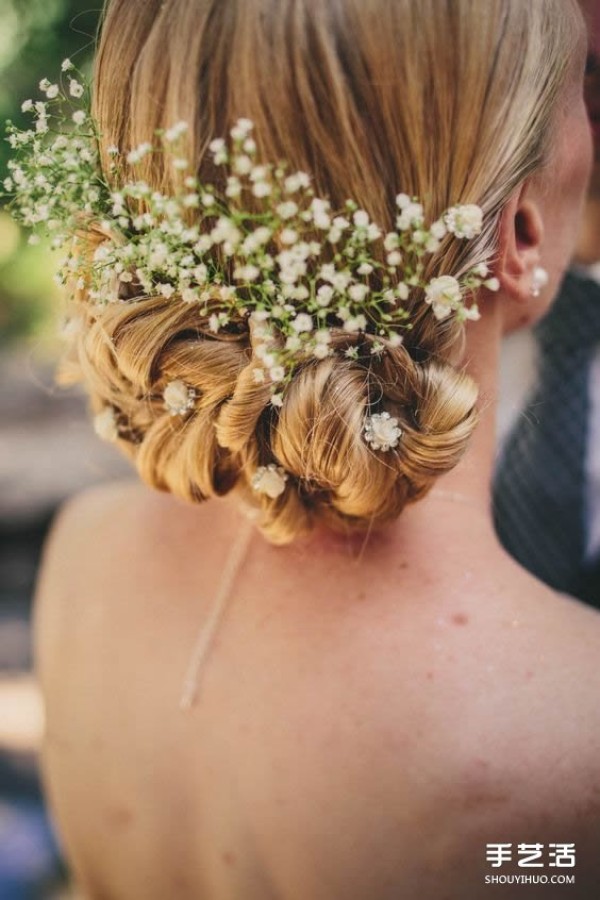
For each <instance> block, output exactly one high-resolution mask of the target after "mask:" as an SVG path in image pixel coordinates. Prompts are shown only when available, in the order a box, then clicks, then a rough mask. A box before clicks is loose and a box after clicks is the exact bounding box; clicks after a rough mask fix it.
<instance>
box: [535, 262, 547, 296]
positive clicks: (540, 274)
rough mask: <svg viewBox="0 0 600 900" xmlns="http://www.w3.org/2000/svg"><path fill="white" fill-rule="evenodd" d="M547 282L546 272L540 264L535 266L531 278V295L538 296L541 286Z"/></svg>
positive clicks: (543, 286)
mask: <svg viewBox="0 0 600 900" xmlns="http://www.w3.org/2000/svg"><path fill="white" fill-rule="evenodd" d="M547 284H548V273H547V272H546V270H545V269H542V267H541V266H536V267H535V269H534V270H533V277H532V279H531V296H532V297H539V296H540V294H541V293H542V290H543V288H545V287H546V285H547Z"/></svg>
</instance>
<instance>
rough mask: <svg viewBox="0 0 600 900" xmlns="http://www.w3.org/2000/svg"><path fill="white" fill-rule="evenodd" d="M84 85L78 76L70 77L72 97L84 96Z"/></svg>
mask: <svg viewBox="0 0 600 900" xmlns="http://www.w3.org/2000/svg"><path fill="white" fill-rule="evenodd" d="M83 92H84V87H83V85H82V84H81V82H79V81H77V79H76V78H71V79H69V94H70V95H71V97H82V96H83Z"/></svg>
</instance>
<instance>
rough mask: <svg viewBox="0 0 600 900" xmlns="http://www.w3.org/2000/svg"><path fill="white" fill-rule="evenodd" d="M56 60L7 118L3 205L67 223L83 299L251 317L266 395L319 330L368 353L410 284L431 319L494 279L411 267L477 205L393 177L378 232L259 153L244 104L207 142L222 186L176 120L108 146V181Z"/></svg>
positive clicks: (75, 82)
mask: <svg viewBox="0 0 600 900" xmlns="http://www.w3.org/2000/svg"><path fill="white" fill-rule="evenodd" d="M62 72H63V74H62V76H61V79H60V81H61V84H51V83H50V82H49V81H48V80H47V79H45V80H44V81H42V82H41V84H40V89H41V90H42V92H43V93H44V94H45V96H46V100H45V101H39V102H34V101H31V100H30V101H26V103H25V104H24V105H23V109H24V110H25V111H30V112H31V113H32V114H33V115H34V119H35V123H34V127H33V128H31V129H29V130H26V131H20V130H18V129H17V128H16V127H14V126H12V125H10V124H9V141H10V143H11V145H12V147H13V149H14V150H15V157H16V158H15V159H14V160H11V162H10V163H9V166H10V176H9V177H8V178H7V179H6V180H5V182H4V188H5V192H6V194H8V195H10V196H11V204H12V209H13V212H14V214H15V215H16V217H17V218H18V219H20V221H21V222H22V223H23V224H24V225H25V226H27V227H30V228H31V229H33V235H32V239H33V240H37V239H38V234H39V233H40V232H44V233H49V234H50V236H51V242H52V245H53V246H54V247H59V246H61V245H63V244H65V243H66V242H69V241H70V242H72V241H73V239H74V238H75V244H76V246H75V248H74V249H73V250H72V251H71V253H70V254H69V256H68V258H67V261H66V264H65V266H64V268H63V269H62V271H61V273H60V279H61V280H62V281H63V282H64V283H67V282H68V283H69V284H73V283H74V284H75V285H77V287H79V288H81V289H83V288H85V289H86V290H87V291H88V293H89V297H90V299H91V301H92V302H93V303H110V302H132V301H134V300H143V299H144V298H145V297H148V296H156V295H159V296H162V297H164V298H165V299H166V300H171V299H173V302H182V303H188V304H195V305H197V306H198V309H199V312H200V314H201V315H202V316H205V317H206V329H207V331H209V332H214V333H215V334H217V333H219V332H221V331H228V330H232V329H235V330H236V331H239V330H240V328H247V329H250V330H251V331H252V338H253V345H254V347H255V352H256V357H257V363H256V365H255V368H254V372H253V376H254V378H255V380H256V382H257V383H261V382H264V383H268V384H269V385H270V386H271V402H272V403H273V404H274V405H275V406H278V405H281V403H282V399H283V393H282V392H283V390H284V388H285V384H286V383H287V382H288V381H289V379H290V377H291V376H292V373H293V370H294V368H295V366H297V365H298V363H299V362H301V361H302V360H306V359H310V358H316V359H318V360H320V359H324V358H325V357H327V356H329V355H330V354H331V353H332V352H334V351H333V350H332V343H333V336H334V333H341V334H342V335H344V334H345V335H347V337H348V340H347V342H346V349H345V351H344V352H345V353H346V355H347V356H349V357H350V358H357V356H358V354H359V351H358V349H357V345H358V343H359V338H360V336H361V335H365V334H366V335H368V336H369V337H368V339H367V340H365V341H363V342H362V344H363V346H367V347H369V348H370V349H369V350H367V351H363V352H370V353H371V354H373V355H377V354H380V353H383V352H385V350H386V348H387V347H394V346H398V345H399V344H401V343H402V340H403V333H404V331H405V330H406V329H408V328H410V327H411V322H410V318H411V314H410V310H409V308H408V307H407V306H406V305H405V304H406V301H407V300H408V299H409V295H410V294H411V292H415V291H417V292H420V295H421V296H422V297H424V302H426V303H428V304H429V305H430V307H431V310H432V314H433V315H434V316H435V317H436V318H437V319H440V320H441V319H444V318H446V317H447V316H449V315H450V314H453V315H454V316H455V317H456V318H457V319H458V320H459V321H465V320H467V319H475V318H477V317H478V315H479V314H478V310H477V306H476V305H475V303H474V298H473V295H474V292H475V291H476V290H477V289H478V288H480V287H481V285H482V284H483V285H485V286H486V287H487V288H488V289H489V290H496V289H497V288H498V283H497V279H494V278H489V277H488V275H489V272H488V269H487V266H486V265H485V264H484V263H482V264H480V265H479V266H477V267H475V268H474V269H471V270H470V271H469V272H467V273H466V274H465V275H464V276H463V277H462V278H461V279H457V278H455V277H453V276H451V275H445V274H441V275H439V276H437V277H436V278H433V279H428V280H427V279H425V276H424V272H425V270H426V264H428V262H429V259H428V258H429V257H431V256H432V254H435V253H436V252H437V251H438V250H439V248H440V245H441V243H442V241H444V240H449V239H456V240H469V239H471V238H473V237H475V236H476V235H477V234H478V233H479V232H480V231H481V228H482V212H481V209H480V208H479V207H478V206H474V205H464V206H454V207H452V208H451V209H449V210H446V211H445V212H444V213H443V214H442V215H441V216H440V217H439V218H438V219H437V220H436V221H435V222H433V223H432V224H430V225H427V224H426V222H425V213H424V209H423V206H422V205H421V203H419V202H418V200H417V199H416V198H414V197H409V196H408V195H407V194H403V193H401V194H398V196H397V197H396V206H397V218H396V222H395V226H396V227H395V230H394V231H391V232H389V233H384V232H383V231H382V229H381V228H380V227H379V226H378V225H377V224H376V223H375V222H372V221H371V219H370V217H369V215H368V213H367V212H366V211H365V210H363V209H360V208H359V207H358V205H357V204H356V203H355V202H354V201H352V200H348V201H347V202H346V204H345V207H344V208H343V209H342V210H341V211H340V210H337V211H336V210H334V209H332V208H331V205H330V202H329V201H328V200H326V199H323V198H321V197H317V196H316V195H315V193H314V190H313V188H312V187H311V178H310V176H309V175H308V174H307V173H305V172H290V171H289V170H288V167H287V166H286V164H285V163H279V164H277V165H272V164H266V165H265V164H261V163H259V162H258V161H257V158H256V157H257V144H256V141H255V140H254V137H253V124H252V122H251V121H250V120H248V119H240V120H239V121H238V122H237V123H236V125H235V126H234V127H233V128H232V130H231V132H230V137H229V140H225V139H223V138H218V139H215V140H213V141H212V143H211V144H210V151H211V153H212V155H213V159H214V163H215V164H216V165H217V166H219V167H223V170H224V171H223V176H222V189H221V190H217V188H216V187H215V186H213V185H207V184H202V183H200V181H199V179H198V178H197V176H196V174H195V172H194V170H193V167H191V166H190V163H189V162H188V160H187V158H186V156H185V141H186V132H187V128H188V126H187V124H186V123H185V122H179V123H176V124H175V125H174V126H173V127H172V128H169V129H167V130H161V131H158V132H156V134H155V135H154V137H153V139H152V141H146V142H144V143H142V144H140V145H139V146H138V147H134V148H126V149H124V148H118V147H109V148H108V151H107V154H108V160H109V162H108V165H109V167H110V172H109V175H110V182H111V184H118V185H120V187H119V188H118V189H114V188H113V187H111V186H110V185H109V183H108V182H107V180H105V177H104V175H103V173H102V169H101V166H100V163H99V150H98V134H97V133H96V130H95V125H94V122H93V119H92V117H91V116H90V115H89V113H88V112H87V110H85V109H75V111H73V102H74V100H78V99H79V98H80V97H81V96H83V95H84V94H86V93H87V86H86V84H85V82H84V80H83V79H82V78H81V76H80V74H79V73H77V71H76V70H75V69H74V67H73V64H72V63H71V62H70V60H65V62H64V63H63V65H62ZM65 79H66V80H67V82H68V83H67V84H66V85H65V84H62V81H63V80H65ZM53 119H55V120H56V121H55V122H53V121H52V120H53ZM51 124H52V125H53V126H55V127H53V128H51V127H50V126H51ZM65 125H68V128H66V127H65ZM159 152H160V153H163V154H164V155H165V160H166V162H168V164H169V165H170V166H172V169H173V175H174V178H173V183H175V184H178V185H179V187H178V188H177V190H176V191H175V192H174V193H173V194H171V195H167V194H165V193H162V192H160V191H157V190H153V189H152V188H151V187H150V186H149V185H148V184H147V183H146V182H145V181H144V180H143V179H141V178H139V177H137V176H136V169H138V167H139V165H140V163H142V162H143V161H144V160H145V158H146V157H147V156H148V155H150V154H154V153H159ZM90 226H93V227H95V228H96V229H97V230H98V231H99V232H100V233H101V234H102V235H104V237H105V240H104V241H103V242H102V243H101V244H100V245H99V247H98V248H97V250H96V251H95V254H94V258H93V260H91V261H90V260H89V258H88V257H86V255H85V254H82V253H80V252H79V253H78V251H77V233H78V232H80V231H81V230H82V229H84V228H89V227H90ZM177 390H179V388H177ZM182 391H183V388H182ZM171 394H172V395H173V396H172V400H173V404H172V406H169V408H170V409H172V410H173V411H174V414H180V411H181V412H185V411H186V410H187V409H189V408H191V406H190V405H189V404H192V403H193V398H192V397H190V395H189V394H186V395H185V396H184V393H183V392H182V393H181V397H179V395H178V396H177V397H175V388H172V390H171ZM165 402H166V403H167V405H169V401H168V400H167V399H166V398H165ZM184 407H185V409H184ZM373 433H375V432H373ZM388 443H389V442H388ZM390 445H391V444H390Z"/></svg>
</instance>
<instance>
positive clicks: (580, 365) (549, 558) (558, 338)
mask: <svg viewBox="0 0 600 900" xmlns="http://www.w3.org/2000/svg"><path fill="white" fill-rule="evenodd" d="M534 332H535V336H536V339H537V342H538V349H539V361H538V379H537V384H536V387H535V389H534V391H533V393H532V394H531V396H530V399H529V401H528V403H527V405H526V408H525V410H524V411H523V413H522V415H521V416H520V418H519V420H518V422H517V424H516V426H515V427H514V429H513V431H512V433H511V434H510V435H509V438H508V440H507V442H506V444H505V447H504V450H503V452H502V455H501V457H500V460H499V464H498V468H497V471H496V476H495V479H494V485H493V492H494V516H495V523H496V529H497V532H498V536H499V537H500V540H501V541H502V543H503V545H504V546H505V548H506V549H507V550H508V551H509V553H511V555H512V556H513V557H514V558H515V559H516V560H518V562H520V563H521V564H522V565H523V566H524V567H525V568H526V569H528V570H529V571H530V572H532V573H533V574H534V575H537V577H538V578H540V579H541V580H542V581H545V582H546V583H547V584H548V585H550V586H551V587H554V588H555V589H556V590H559V591H563V592H565V593H569V594H572V595H573V596H579V597H581V599H585V600H588V601H590V602H594V601H595V602H596V603H598V605H599V606H600V597H595V598H594V597H590V596H589V595H588V589H587V588H586V587H585V586H584V585H585V577H584V568H585V566H584V555H585V524H586V492H585V456H586V448H587V441H588V433H589V411H590V399H589V370H590V363H591V360H592V356H593V353H594V350H595V348H596V346H597V345H598V343H599V342H600V286H599V285H598V284H597V283H596V282H594V281H591V280H589V279H586V278H581V277H579V276H576V275H573V274H569V275H567V277H566V278H565V281H564V283H563V286H562V289H561V292H560V294H559V297H558V299H557V300H556V302H555V304H554V305H553V307H552V309H551V310H550V312H549V313H548V314H547V315H546V316H545V318H544V319H543V320H542V321H541V322H540V323H539V324H538V325H537V326H536V328H535V330H534ZM586 595H587V596H586Z"/></svg>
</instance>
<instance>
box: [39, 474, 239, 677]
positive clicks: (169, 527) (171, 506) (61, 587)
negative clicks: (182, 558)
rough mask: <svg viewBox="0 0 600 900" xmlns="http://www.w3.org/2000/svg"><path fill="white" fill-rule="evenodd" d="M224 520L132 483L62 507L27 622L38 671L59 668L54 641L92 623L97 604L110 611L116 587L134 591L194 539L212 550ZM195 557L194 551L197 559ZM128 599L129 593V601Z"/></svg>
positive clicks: (104, 488) (208, 510) (87, 494)
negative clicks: (84, 623)
mask: <svg viewBox="0 0 600 900" xmlns="http://www.w3.org/2000/svg"><path fill="white" fill-rule="evenodd" d="M217 505H218V504H217ZM222 518H223V515H222V511H220V510H219V509H214V508H213V504H212V503H208V504H206V505H198V506H193V505H192V504H186V503H183V502H181V501H179V500H177V499H175V498H174V497H172V496H171V495H169V494H161V493H159V492H157V491H152V490H150V489H148V488H146V487H144V486H143V485H141V484H139V483H138V482H136V481H131V482H129V481H123V482H114V483H110V484H106V485H101V486H98V487H94V488H91V489H88V490H86V491H83V492H81V493H80V494H77V495H75V496H74V497H73V498H71V499H70V500H68V501H67V502H66V503H65V504H64V506H63V507H62V508H61V510H60V511H59V513H58V515H57V516H56V519H55V521H54V523H53V526H52V528H51V531H50V534H49V536H48V539H47V541H46V545H45V548H44V552H43V557H42V564H41V567H40V572H39V576H38V584H37V590H36V598H35V604H34V620H33V626H34V650H35V653H34V655H35V660H36V666H37V667H38V669H44V667H45V663H46V661H47V660H54V661H55V662H56V663H58V662H59V656H58V654H55V653H54V652H53V651H54V649H55V647H56V642H57V641H58V640H59V639H60V637H61V636H62V637H63V638H66V635H67V633H68V632H69V630H70V631H71V633H72V631H73V629H76V628H77V627H78V623H79V624H81V622H82V619H83V617H88V618H89V617H90V616H93V615H94V609H95V607H97V605H98V604H102V605H103V606H104V607H105V606H106V605H107V604H110V602H111V600H112V599H113V598H114V597H115V595H116V594H117V593H119V591H116V590H115V586H117V585H123V586H125V585H127V583H128V581H129V582H130V585H131V584H133V585H135V584H136V583H139V581H140V579H141V578H142V577H144V576H145V574H151V572H152V568H153V566H158V565H160V564H164V565H166V566H169V565H173V564H175V563H176V560H175V559H174V558H173V557H174V555H176V554H175V548H178V547H181V546H182V544H184V543H185V542H186V541H189V540H192V539H193V540H195V541H196V544H198V540H197V537H198V535H202V536H203V539H202V542H201V544H204V543H207V544H210V539H211V536H212V535H214V534H215V533H217V534H219V531H220V530H219V522H220V521H221V520H222ZM207 550H208V553H209V551H210V547H208V548H207ZM201 551H202V546H199V547H198V546H196V549H195V552H196V554H199V553H201ZM134 596H135V590H130V591H129V597H130V598H131V600H132V599H133V597H134ZM84 597H85V602H81V599H82V598H84ZM38 674H40V675H42V674H43V673H42V672H41V671H39V672H38Z"/></svg>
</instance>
